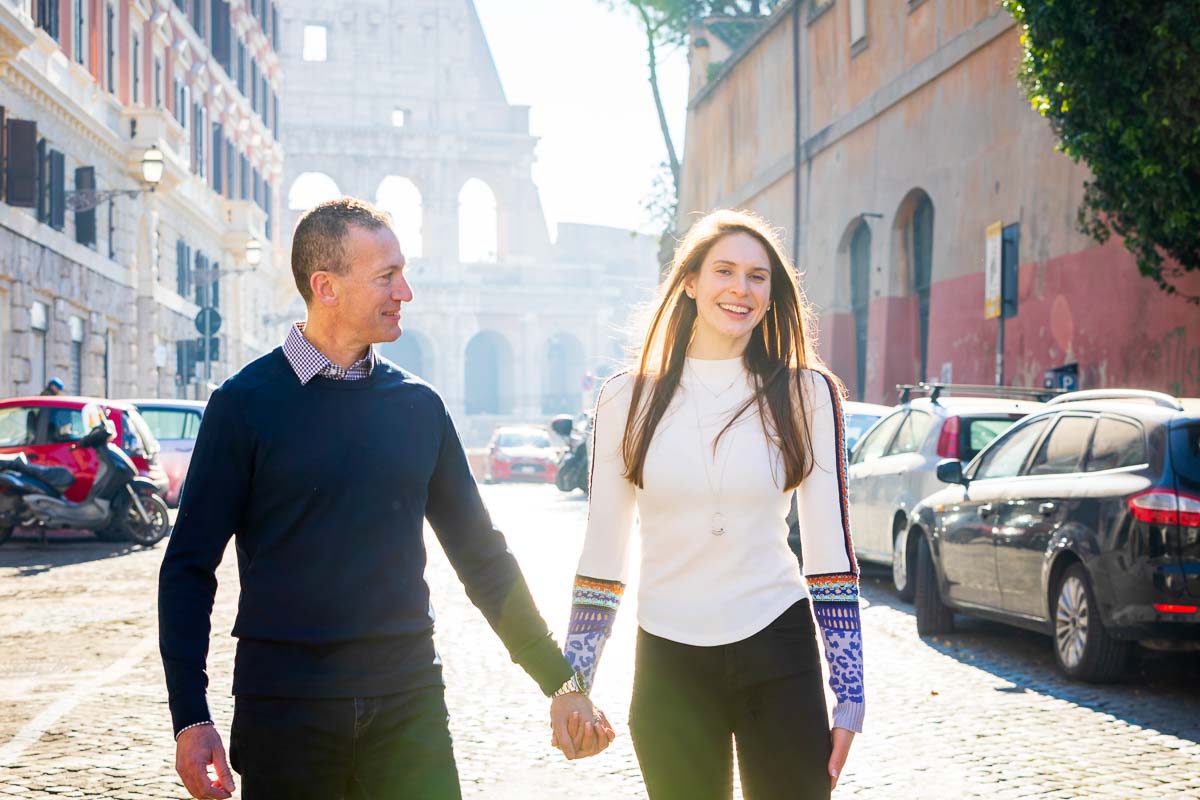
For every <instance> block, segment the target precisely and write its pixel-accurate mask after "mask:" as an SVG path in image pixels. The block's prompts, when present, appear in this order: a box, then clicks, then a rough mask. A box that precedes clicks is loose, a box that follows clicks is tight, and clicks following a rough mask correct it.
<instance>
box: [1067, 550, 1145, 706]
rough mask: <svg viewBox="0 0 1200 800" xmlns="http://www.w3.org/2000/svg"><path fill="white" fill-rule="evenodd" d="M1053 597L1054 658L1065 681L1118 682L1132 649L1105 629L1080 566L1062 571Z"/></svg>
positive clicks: (1094, 596)
mask: <svg viewBox="0 0 1200 800" xmlns="http://www.w3.org/2000/svg"><path fill="white" fill-rule="evenodd" d="M1054 597H1055V601H1054V658H1055V660H1056V661H1058V666H1059V669H1061V670H1062V671H1063V673H1064V674H1066V676H1067V677H1068V678H1071V679H1073V680H1077V681H1088V682H1089V683H1111V682H1113V681H1115V680H1116V679H1117V678H1119V677H1120V676H1121V673H1122V672H1123V671H1124V670H1125V664H1126V663H1127V662H1128V660H1129V653H1130V650H1131V648H1130V645H1129V643H1128V642H1122V641H1119V640H1117V639H1114V638H1113V637H1112V636H1111V635H1109V633H1108V631H1107V630H1105V629H1104V623H1103V622H1101V621H1100V612H1099V610H1098V609H1099V606H1098V605H1097V603H1096V595H1095V594H1094V593H1093V592H1092V584H1091V581H1089V580H1088V576H1087V570H1085V569H1084V568H1083V565H1082V564H1072V565H1071V566H1069V567H1067V569H1066V570H1064V571H1063V573H1062V575H1061V576H1060V577H1059V579H1058V586H1057V587H1056V589H1055V592H1054Z"/></svg>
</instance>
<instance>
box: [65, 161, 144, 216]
mask: <svg viewBox="0 0 1200 800" xmlns="http://www.w3.org/2000/svg"><path fill="white" fill-rule="evenodd" d="M162 176H163V154H162V151H161V150H159V149H158V147H157V146H156V145H150V149H148V150H147V151H146V152H145V153H143V154H142V180H143V181H144V182H145V184H146V186H145V187H143V188H141V189H73V190H71V191H69V192H65V193H64V194H65V195H66V204H67V208H69V209H71V210H72V211H76V212H78V211H90V210H92V209H93V208H97V207H98V206H101V205H104V204H105V203H107V202H108V201H110V200H112V199H113V198H115V197H137V196H138V195H139V194H143V193H145V192H153V191H154V187H156V186H158V184H159V182H160V181H161V180H162Z"/></svg>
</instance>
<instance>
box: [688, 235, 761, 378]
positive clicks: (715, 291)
mask: <svg viewBox="0 0 1200 800" xmlns="http://www.w3.org/2000/svg"><path fill="white" fill-rule="evenodd" d="M684 290H685V291H686V292H687V293H688V296H689V297H692V298H694V299H695V301H696V315H697V316H696V330H695V334H694V336H693V339H692V345H693V346H692V352H693V355H695V356H697V357H700V358H733V357H736V356H738V355H741V353H742V351H744V350H745V349H746V345H747V343H749V341H750V337H751V335H753V333H754V328H755V327H756V326H757V325H758V324H759V323H760V322H762V319H763V317H764V316H766V313H767V307H768V306H769V305H770V303H771V261H770V258H769V257H768V255H767V249H766V248H765V247H764V246H763V245H762V243H761V242H759V241H758V239H756V238H755V237H753V236H751V235H750V234H748V233H731V234H729V235H727V236H723V237H721V238H720V239H718V240H717V241H716V242H715V243H714V244H713V246H712V248H711V249H709V251H708V255H706V256H705V257H704V261H703V263H701V265H700V271H699V272H698V273H695V274H692V275H689V276H688V277H687V278H686V279H685V280H684Z"/></svg>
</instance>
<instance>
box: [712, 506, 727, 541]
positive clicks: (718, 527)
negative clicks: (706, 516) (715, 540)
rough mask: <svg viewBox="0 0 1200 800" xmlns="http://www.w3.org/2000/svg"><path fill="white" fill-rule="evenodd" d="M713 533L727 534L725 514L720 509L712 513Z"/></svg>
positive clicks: (717, 534) (718, 534) (714, 534)
mask: <svg viewBox="0 0 1200 800" xmlns="http://www.w3.org/2000/svg"><path fill="white" fill-rule="evenodd" d="M712 535H713V536H724V535H725V515H724V514H722V513H721V512H720V511H717V512H714V513H713V515H712Z"/></svg>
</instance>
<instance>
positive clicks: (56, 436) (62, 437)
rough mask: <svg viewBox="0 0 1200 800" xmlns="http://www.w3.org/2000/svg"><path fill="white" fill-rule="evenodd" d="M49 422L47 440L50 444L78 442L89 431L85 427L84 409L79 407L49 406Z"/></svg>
mask: <svg viewBox="0 0 1200 800" xmlns="http://www.w3.org/2000/svg"><path fill="white" fill-rule="evenodd" d="M46 411H47V412H48V413H49V414H50V419H49V424H48V425H47V426H46V441H48V442H49V443H50V444H62V443H63V442H78V441H79V440H80V439H82V438H83V435H84V434H85V433H87V431H86V430H84V429H83V411H82V410H80V409H78V408H48V409H46Z"/></svg>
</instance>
